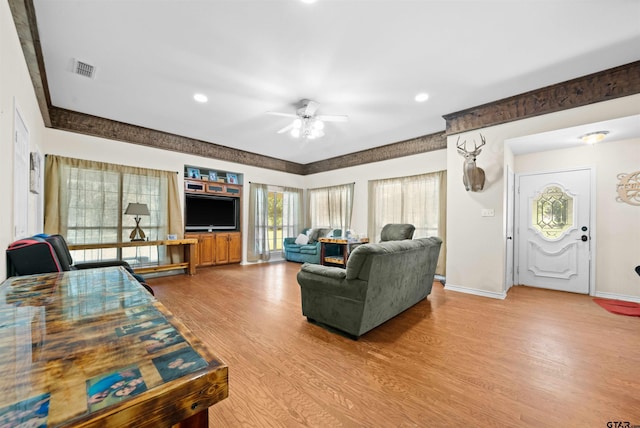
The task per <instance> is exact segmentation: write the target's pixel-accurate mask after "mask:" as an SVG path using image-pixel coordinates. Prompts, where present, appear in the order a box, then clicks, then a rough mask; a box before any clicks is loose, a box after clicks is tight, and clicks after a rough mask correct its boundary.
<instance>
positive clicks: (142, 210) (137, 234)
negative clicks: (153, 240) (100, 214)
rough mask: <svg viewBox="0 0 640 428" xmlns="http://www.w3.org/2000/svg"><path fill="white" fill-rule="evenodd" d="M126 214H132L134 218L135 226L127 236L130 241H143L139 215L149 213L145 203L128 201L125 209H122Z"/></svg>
mask: <svg viewBox="0 0 640 428" xmlns="http://www.w3.org/2000/svg"><path fill="white" fill-rule="evenodd" d="M124 213H125V214H127V215H134V216H135V220H136V227H135V229H133V230H132V231H131V234H130V235H129V238H131V240H132V241H144V240H145V235H144V232H143V231H142V229H141V228H140V216H141V215H149V208H148V207H147V204H138V203H133V202H132V203H130V204H129V205H128V206H127V209H126V210H125V211H124Z"/></svg>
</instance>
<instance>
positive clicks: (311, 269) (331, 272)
mask: <svg viewBox="0 0 640 428" xmlns="http://www.w3.org/2000/svg"><path fill="white" fill-rule="evenodd" d="M300 270H301V271H303V272H307V273H311V274H314V275H320V276H325V277H327V278H331V279H337V280H343V279H345V278H346V277H347V272H346V271H345V270H344V269H342V268H337V267H333V266H322V265H315V264H311V263H305V264H303V265H302V267H301V268H300Z"/></svg>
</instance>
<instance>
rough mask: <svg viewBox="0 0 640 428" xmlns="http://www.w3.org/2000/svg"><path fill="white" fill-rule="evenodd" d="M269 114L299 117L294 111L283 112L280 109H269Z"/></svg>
mask: <svg viewBox="0 0 640 428" xmlns="http://www.w3.org/2000/svg"><path fill="white" fill-rule="evenodd" d="M266 113H267V114H271V115H273V116H284V117H298V115H297V114H293V113H281V112H279V111H268V112H266Z"/></svg>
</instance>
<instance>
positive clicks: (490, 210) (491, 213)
mask: <svg viewBox="0 0 640 428" xmlns="http://www.w3.org/2000/svg"><path fill="white" fill-rule="evenodd" d="M480 215H481V216H482V217H493V216H495V215H496V213H495V211H494V210H493V208H483V209H482V210H481V211H480Z"/></svg>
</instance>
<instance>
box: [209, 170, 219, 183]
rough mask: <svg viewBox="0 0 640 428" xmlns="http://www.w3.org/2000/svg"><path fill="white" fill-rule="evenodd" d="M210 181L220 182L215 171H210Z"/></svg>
mask: <svg viewBox="0 0 640 428" xmlns="http://www.w3.org/2000/svg"><path fill="white" fill-rule="evenodd" d="M209 181H218V174H216V173H215V172H214V171H209Z"/></svg>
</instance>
